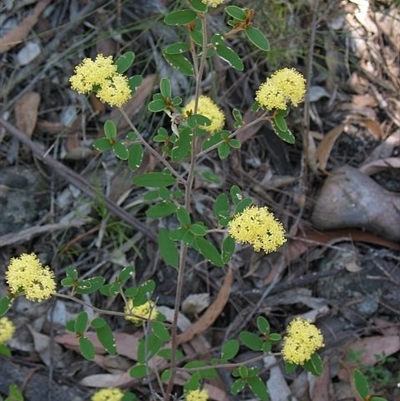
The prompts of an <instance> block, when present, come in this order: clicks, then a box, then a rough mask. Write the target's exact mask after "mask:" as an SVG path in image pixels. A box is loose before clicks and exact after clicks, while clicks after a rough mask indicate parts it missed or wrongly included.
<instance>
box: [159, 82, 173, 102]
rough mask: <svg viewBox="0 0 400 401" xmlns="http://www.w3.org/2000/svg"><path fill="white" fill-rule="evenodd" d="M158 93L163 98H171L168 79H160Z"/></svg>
mask: <svg viewBox="0 0 400 401" xmlns="http://www.w3.org/2000/svg"><path fill="white" fill-rule="evenodd" d="M160 92H161V94H162V95H163V96H164V98H170V97H171V81H170V80H169V79H168V78H161V81H160Z"/></svg>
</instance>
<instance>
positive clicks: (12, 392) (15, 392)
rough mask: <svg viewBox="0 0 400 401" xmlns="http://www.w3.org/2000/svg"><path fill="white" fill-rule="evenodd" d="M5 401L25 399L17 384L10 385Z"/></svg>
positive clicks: (22, 400)
mask: <svg viewBox="0 0 400 401" xmlns="http://www.w3.org/2000/svg"><path fill="white" fill-rule="evenodd" d="M5 401H24V396H23V394H22V392H21V391H20V389H19V388H18V386H17V385H16V384H10V386H9V387H8V397H7V398H6V399H5Z"/></svg>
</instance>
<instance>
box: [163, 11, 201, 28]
mask: <svg viewBox="0 0 400 401" xmlns="http://www.w3.org/2000/svg"><path fill="white" fill-rule="evenodd" d="M196 17H197V14H196V13H195V12H194V11H193V10H178V11H173V12H172V13H169V14H167V15H166V16H165V18H164V22H165V23H166V24H167V25H186V24H188V23H189V22H192V21H193V20H194V19H195V18H196Z"/></svg>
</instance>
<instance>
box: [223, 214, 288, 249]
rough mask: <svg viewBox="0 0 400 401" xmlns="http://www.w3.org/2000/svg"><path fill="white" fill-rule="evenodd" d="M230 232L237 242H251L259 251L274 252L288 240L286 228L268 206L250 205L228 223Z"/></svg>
mask: <svg viewBox="0 0 400 401" xmlns="http://www.w3.org/2000/svg"><path fill="white" fill-rule="evenodd" d="M228 233H229V235H230V236H231V237H232V238H234V239H235V240H236V241H237V242H240V243H242V244H251V245H253V247H254V250H256V251H257V252H258V251H260V250H261V249H262V250H264V252H265V253H269V252H273V251H275V250H276V249H277V248H279V247H280V246H281V245H283V244H284V243H285V242H286V238H285V229H284V228H283V226H282V223H281V222H280V221H278V220H276V219H275V217H274V215H273V214H272V213H271V212H270V211H269V210H268V208H267V207H257V206H249V207H247V208H246V209H245V210H244V211H243V212H242V213H238V214H236V215H235V216H234V217H233V219H232V220H231V221H230V222H229V223H228Z"/></svg>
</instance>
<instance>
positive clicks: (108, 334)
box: [92, 319, 117, 355]
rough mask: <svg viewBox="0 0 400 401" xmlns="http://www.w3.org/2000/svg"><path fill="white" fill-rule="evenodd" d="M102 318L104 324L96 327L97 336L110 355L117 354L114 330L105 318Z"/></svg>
mask: <svg viewBox="0 0 400 401" xmlns="http://www.w3.org/2000/svg"><path fill="white" fill-rule="evenodd" d="M102 320H103V321H104V325H103V326H100V327H96V328H95V331H96V335H97V338H98V339H99V341H100V344H101V345H102V346H103V347H104V349H105V350H106V351H107V352H108V353H109V354H110V355H115V354H116V353H117V346H116V344H115V339H114V335H113V332H112V330H111V327H110V326H109V325H108V324H107V322H106V321H105V320H104V319H102ZM92 326H93V322H92ZM93 327H94V326H93Z"/></svg>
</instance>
